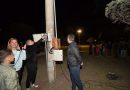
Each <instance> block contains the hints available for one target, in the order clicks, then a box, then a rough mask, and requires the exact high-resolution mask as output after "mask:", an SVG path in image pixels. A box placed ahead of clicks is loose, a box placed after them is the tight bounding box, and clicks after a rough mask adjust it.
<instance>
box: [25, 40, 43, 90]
mask: <svg viewBox="0 0 130 90" xmlns="http://www.w3.org/2000/svg"><path fill="white" fill-rule="evenodd" d="M42 40H43V39H42V38H41V39H40V40H39V41H37V42H34V41H33V40H31V39H28V40H27V41H26V47H25V48H26V55H27V60H26V61H27V62H26V67H27V80H26V90H30V84H32V87H35V88H37V87H38V85H37V84H36V83H35V79H36V75H37V56H36V54H37V51H38V45H39V44H40V43H41V42H42Z"/></svg>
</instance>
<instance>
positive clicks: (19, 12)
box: [0, 0, 115, 40]
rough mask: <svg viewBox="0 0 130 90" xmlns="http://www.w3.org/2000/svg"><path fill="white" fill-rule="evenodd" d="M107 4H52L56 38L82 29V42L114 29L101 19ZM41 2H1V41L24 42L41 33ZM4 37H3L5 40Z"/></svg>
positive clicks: (63, 0)
mask: <svg viewBox="0 0 130 90" xmlns="http://www.w3.org/2000/svg"><path fill="white" fill-rule="evenodd" d="M110 1H111V0H56V12H57V13H56V15H57V27H58V36H59V37H60V38H64V37H62V36H65V35H67V34H68V33H71V32H72V33H76V30H77V29H78V28H82V29H83V34H82V38H86V39H87V38H88V37H91V36H92V37H98V35H99V33H104V34H105V33H109V32H111V31H110V29H113V28H115V26H114V27H113V24H111V21H110V20H108V19H106V18H105V16H104V10H105V6H106V4H107V3H108V2H110ZM44 4H45V2H44V0H1V1H0V12H1V13H0V28H2V30H1V33H0V34H1V38H3V37H4V38H6V39H7V38H9V37H13V36H15V37H18V38H19V39H24V40H25V39H27V38H28V37H29V36H31V34H32V33H40V32H45V13H44V12H45V10H44V9H45V8H44V7H45V5H44ZM5 36H6V37H5Z"/></svg>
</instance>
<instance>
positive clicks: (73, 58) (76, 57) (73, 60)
mask: <svg viewBox="0 0 130 90" xmlns="http://www.w3.org/2000/svg"><path fill="white" fill-rule="evenodd" d="M74 39H75V36H74V35H73V34H69V35H68V36H67V42H68V43H69V44H70V45H69V46H68V52H67V58H68V59H67V61H68V68H69V72H70V77H71V81H72V90H76V85H77V86H78V88H79V90H83V85H82V82H81V80H80V65H83V61H82V59H81V56H80V52H79V48H78V46H77V44H76V42H75V41H74Z"/></svg>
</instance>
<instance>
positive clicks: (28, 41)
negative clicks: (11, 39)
mask: <svg viewBox="0 0 130 90" xmlns="http://www.w3.org/2000/svg"><path fill="white" fill-rule="evenodd" d="M26 45H29V46H30V45H34V41H33V40H31V39H28V40H27V41H26Z"/></svg>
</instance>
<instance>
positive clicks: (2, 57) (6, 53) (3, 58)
mask: <svg viewBox="0 0 130 90" xmlns="http://www.w3.org/2000/svg"><path fill="white" fill-rule="evenodd" d="M13 61H14V55H13V53H12V51H11V50H0V63H8V64H10V63H11V62H13Z"/></svg>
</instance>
